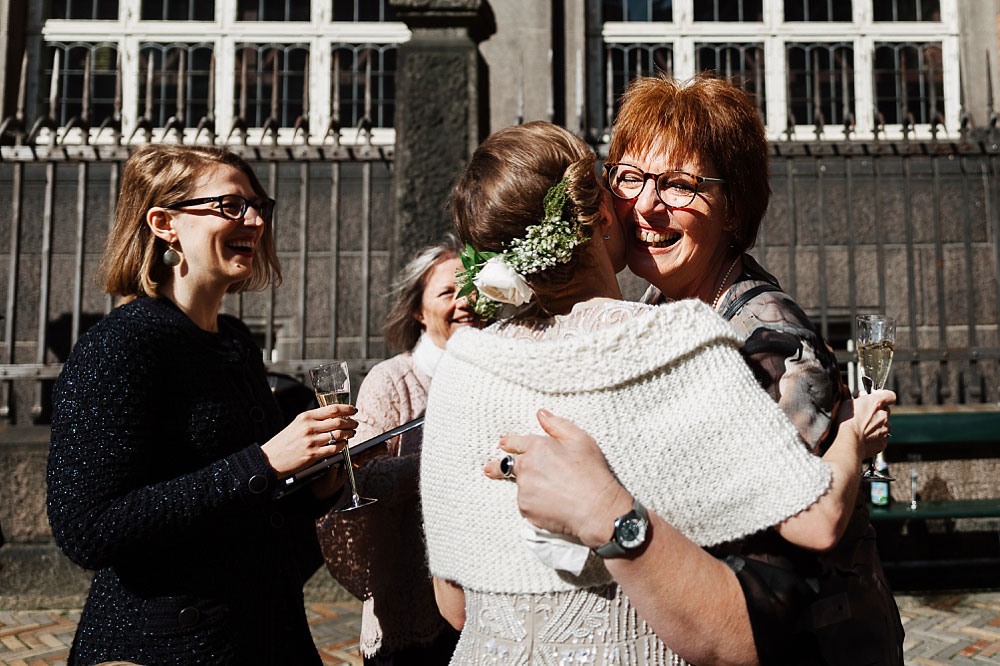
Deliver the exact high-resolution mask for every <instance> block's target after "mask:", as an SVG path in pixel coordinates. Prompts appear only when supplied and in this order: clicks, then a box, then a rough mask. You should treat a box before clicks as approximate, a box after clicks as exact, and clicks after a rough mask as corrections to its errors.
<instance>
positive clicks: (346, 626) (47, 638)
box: [0, 592, 1000, 666]
mask: <svg viewBox="0 0 1000 666" xmlns="http://www.w3.org/2000/svg"><path fill="white" fill-rule="evenodd" d="M896 601H897V602H898V603H899V609H900V613H901V615H902V620H903V627H904V628H905V629H906V640H905V642H904V644H903V649H904V651H905V657H906V661H905V663H906V666H963V665H968V666H972V665H975V666H990V665H994V666H1000V592H975V593H969V594H964V593H945V594H939V593H935V594H928V595H925V596H922V595H897V597H896ZM306 616H307V618H308V620H309V626H310V629H311V631H312V635H313V638H314V639H315V640H316V647H317V649H318V650H319V653H320V656H321V657H322V658H323V664H324V666H344V665H349V666H360V665H361V663H362V662H361V658H360V657H359V656H358V633H359V632H360V629H361V605H360V604H359V603H356V602H341V603H310V604H307V606H306ZM78 618H79V611H73V610H54V611H10V612H5V611H0V666H64V665H65V663H66V656H67V654H68V653H69V645H70V643H71V642H72V640H73V631H74V629H75V628H76V621H77V619H78Z"/></svg>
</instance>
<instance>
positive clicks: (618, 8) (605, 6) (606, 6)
mask: <svg viewBox="0 0 1000 666" xmlns="http://www.w3.org/2000/svg"><path fill="white" fill-rule="evenodd" d="M601 19H602V20H603V21H605V22H607V21H624V20H625V12H624V9H623V7H622V0H604V2H602V3H601Z"/></svg>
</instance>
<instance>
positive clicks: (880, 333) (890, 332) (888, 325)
mask: <svg viewBox="0 0 1000 666" xmlns="http://www.w3.org/2000/svg"><path fill="white" fill-rule="evenodd" d="M857 324H858V367H859V368H860V369H861V383H862V385H863V386H864V388H865V390H866V391H868V393H871V392H872V389H875V390H881V389H883V388H885V382H886V380H887V379H888V378H889V367H890V366H891V365H892V351H893V345H895V343H896V320H895V319H893V318H892V317H886V316H885V315H860V316H858V321H857ZM861 478H863V479H879V480H882V481H893V480H894V479H893V478H892V477H891V476H886V475H885V474H882V473H881V472H879V471H878V470H876V469H875V460H874V459H872V460H870V461H869V462H868V469H867V470H865V473H864V474H862V475H861Z"/></svg>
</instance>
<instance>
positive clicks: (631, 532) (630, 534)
mask: <svg viewBox="0 0 1000 666" xmlns="http://www.w3.org/2000/svg"><path fill="white" fill-rule="evenodd" d="M615 537H616V540H617V541H618V543H619V545H621V547H622V548H636V547H638V546H641V545H642V542H643V541H645V540H646V522H645V521H644V520H642V518H639V517H638V516H634V517H632V518H626V519H625V520H623V521H621V522H620V523H619V524H618V530H617V533H616V534H615Z"/></svg>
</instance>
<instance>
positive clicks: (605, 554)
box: [594, 499, 649, 559]
mask: <svg viewBox="0 0 1000 666" xmlns="http://www.w3.org/2000/svg"><path fill="white" fill-rule="evenodd" d="M632 514H635V515H636V516H638V517H639V518H641V519H642V522H644V523H645V524H646V529H647V530H648V529H649V514H648V513H646V507H644V506H643V505H642V504H640V503H639V500H637V499H633V500H632V510H631V511H629V512H628V513H626V514H624V515H622V516H619V517H618V519H617V520H615V531H614V532H613V533H612V534H611V539H610V540H609V541H608V542H607V543H605V544H602V545H600V546H598V547H597V548H594V553H595V554H596V555H597V556H598V557H602V558H604V559H607V558H609V557H622V556H623V555H627V554H628V553H629V552H630V551H631V550H634V549H630V548H625V547H624V546H622V545H621V544H620V543H618V525H620V524H621V522H622V521H623V520H625V519H626V518H629V517H631V516H632ZM644 542H645V540H644ZM640 545H642V544H640ZM636 547H638V546H636Z"/></svg>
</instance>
